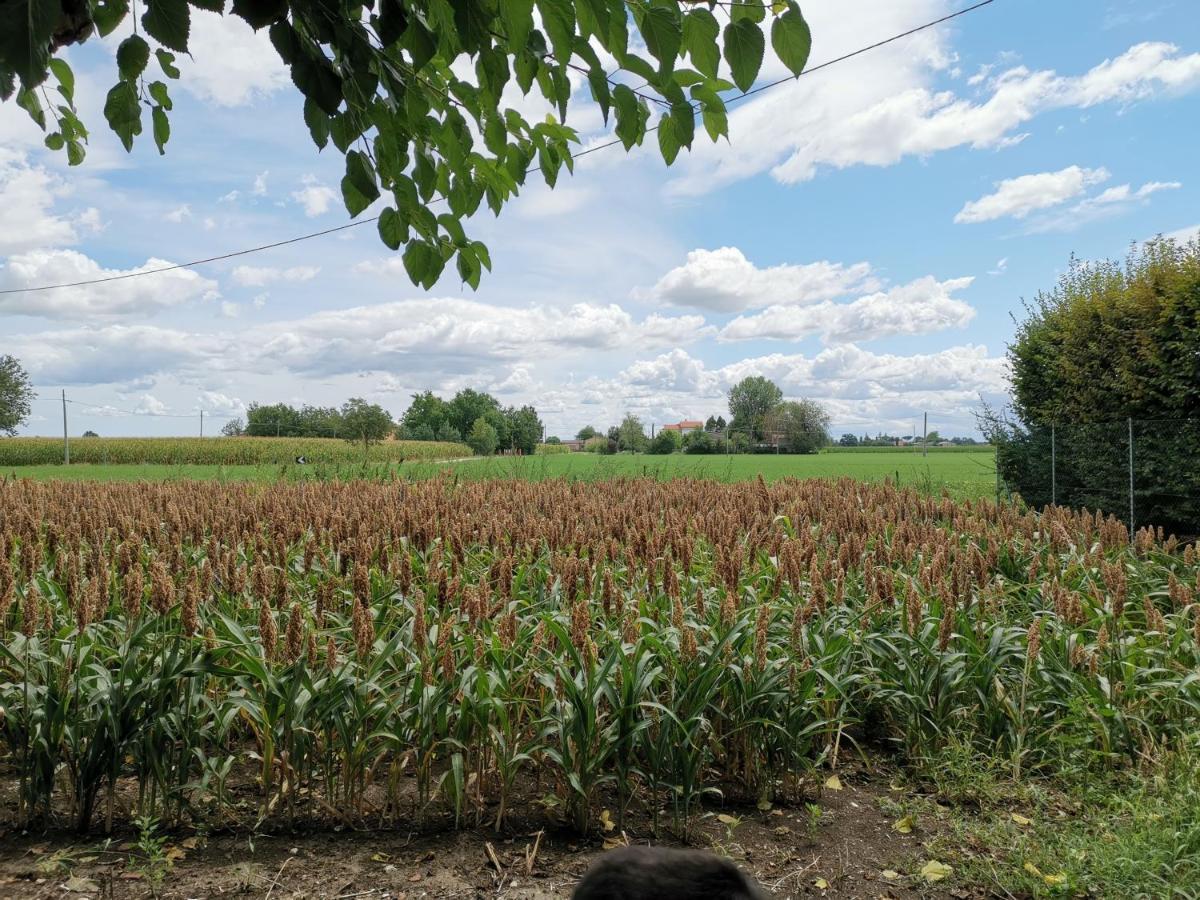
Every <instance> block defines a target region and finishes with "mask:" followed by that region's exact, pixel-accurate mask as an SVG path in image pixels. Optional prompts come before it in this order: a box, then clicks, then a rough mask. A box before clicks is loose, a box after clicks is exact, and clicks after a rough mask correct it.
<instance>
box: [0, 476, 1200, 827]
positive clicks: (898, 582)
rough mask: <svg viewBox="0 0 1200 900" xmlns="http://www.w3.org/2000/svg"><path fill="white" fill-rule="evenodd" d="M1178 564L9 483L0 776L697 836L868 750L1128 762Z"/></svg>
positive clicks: (336, 814)
mask: <svg viewBox="0 0 1200 900" xmlns="http://www.w3.org/2000/svg"><path fill="white" fill-rule="evenodd" d="M1197 556H1198V554H1197V548H1196V547H1195V546H1192V545H1188V546H1180V545H1179V544H1178V543H1177V542H1176V541H1174V540H1173V539H1169V538H1168V539H1166V540H1164V539H1163V536H1162V535H1156V534H1154V533H1152V532H1149V531H1143V532H1139V533H1138V534H1137V535H1136V536H1135V537H1134V540H1133V541H1132V542H1131V541H1130V540H1129V535H1128V534H1127V533H1126V531H1125V529H1124V526H1123V525H1121V524H1120V523H1118V522H1116V521H1114V520H1112V519H1108V520H1103V519H1100V518H1098V517H1094V516H1090V515H1088V514H1086V513H1082V514H1081V513H1074V512H1069V511H1065V510H1053V511H1050V512H1048V513H1046V514H1045V515H1043V516H1038V515H1035V514H1033V513H1030V512H1022V511H1018V510H1016V509H1014V508H1012V507H1009V506H1001V507H998V506H996V505H995V504H993V503H991V502H990V501H980V502H975V503H972V502H964V503H956V502H953V501H951V500H948V499H944V498H943V499H937V498H930V497H928V496H922V495H919V494H917V493H915V492H912V491H902V490H898V489H896V488H895V487H893V486H890V485H886V484H885V485H867V484H862V483H858V482H852V481H848V480H847V481H841V482H838V483H830V482H818V481H804V482H801V481H794V480H787V481H781V482H778V483H775V484H773V485H767V484H765V483H763V482H762V481H761V480H759V481H757V482H743V483H736V484H726V483H715V482H705V481H690V480H676V481H670V482H657V481H652V480H618V481H610V482H602V483H589V484H580V483H569V482H565V481H546V482H541V483H529V482H522V481H503V482H460V483H452V482H451V481H449V480H447V479H435V480H429V481H424V482H413V483H397V484H376V483H354V484H343V483H309V484H279V485H272V486H269V487H261V486H260V487H246V486H239V485H229V484H215V483H202V482H182V483H173V484H144V483H143V484H133V485H130V484H70V483H49V484H39V483H34V482H28V481H15V482H13V481H10V482H8V483H5V484H3V485H0V780H3V779H5V778H7V779H8V780H9V781H8V786H10V787H11V788H12V790H11V791H8V790H6V791H5V794H6V795H7V796H10V797H15V798H17V799H16V806H17V808H16V811H15V812H16V816H17V818H18V819H19V820H20V821H21V822H22V823H30V822H35V821H39V820H41V821H45V820H47V819H49V820H57V821H70V822H72V823H74V825H76V826H77V827H79V828H80V829H88V828H89V827H99V825H100V824H102V825H103V826H106V827H111V826H112V825H113V823H114V822H121V821H127V820H131V819H133V818H134V817H137V816H143V815H153V816H156V817H159V818H160V819H161V820H163V821H166V822H171V823H180V822H187V821H190V822H193V823H204V824H205V825H207V826H212V827H242V828H252V827H256V826H259V825H261V824H262V823H263V822H264V821H272V822H279V821H291V822H315V821H326V822H329V821H332V822H337V823H344V824H349V825H363V824H366V825H383V824H389V823H393V822H396V821H397V820H400V821H409V822H411V821H414V820H417V821H419V820H420V819H422V818H423V817H427V816H437V817H439V818H446V819H451V818H452V820H453V822H454V823H456V824H472V825H473V824H475V823H479V822H491V823H495V824H496V825H497V826H498V827H499V826H502V825H503V824H504V822H505V820H506V817H508V816H510V814H512V813H513V811H514V810H513V806H514V804H515V803H516V802H518V800H517V799H516V798H518V797H520V796H525V797H528V796H529V794H528V791H527V792H526V793H525V794H524V795H522V794H521V791H520V787H521V785H522V784H525V785H528V784H530V783H533V784H535V785H536V790H537V796H538V797H542V798H544V799H543V800H542V805H543V806H549V807H554V808H557V809H558V810H559V812H560V813H561V814H562V815H563V816H564V817H565V818H566V819H567V820H568V821H570V822H571V823H572V824H573V825H574V826H575V827H577V828H580V829H586V828H589V827H592V826H593V825H594V824H595V823H596V820H597V816H598V814H599V812H600V806H601V804H602V803H603V805H604V806H606V807H611V808H614V809H615V811H616V815H617V818H618V819H621V818H622V817H623V816H625V815H626V814H627V813H628V811H629V810H630V809H631V808H632V809H634V810H637V811H638V812H639V813H640V814H645V815H650V816H652V817H654V820H655V824H656V826H666V825H670V826H672V827H674V828H676V829H678V830H679V831H681V832H686V830H687V828H688V825H689V823H691V822H693V821H694V820H695V816H696V814H697V812H698V811H699V810H700V807H701V804H702V801H703V800H704V799H705V798H706V797H708V796H711V795H712V794H713V793H714V792H717V791H719V792H721V794H723V795H724V796H725V797H726V798H741V799H744V800H749V801H755V800H762V799H768V800H787V799H795V798H796V797H797V796H799V795H800V794H802V793H803V791H804V790H806V785H811V784H813V782H814V777H818V778H819V777H823V776H816V770H817V769H823V768H830V767H836V766H838V764H839V762H840V761H841V760H844V759H845V758H846V757H847V756H848V755H852V754H856V753H857V752H858V751H859V750H860V749H871V750H873V751H875V752H880V751H894V752H895V753H896V754H897V755H898V758H899V760H901V761H902V762H903V761H915V760H918V759H922V758H926V757H931V756H933V755H934V754H936V753H937V752H938V751H939V750H940V749H941V748H942V747H943V746H944V745H945V744H946V743H947V742H948V741H949V740H951V739H953V740H954V741H955V742H956V744H957V745H961V744H966V745H968V746H969V747H971V748H973V749H975V750H977V751H980V752H983V753H986V754H989V755H990V756H993V757H995V758H998V759H1001V760H1003V761H1004V762H1005V763H1006V764H1007V765H1009V766H1011V769H1012V771H1013V773H1014V775H1016V776H1021V775H1024V774H1026V773H1032V774H1054V773H1061V772H1064V771H1068V770H1070V771H1074V772H1078V770H1080V769H1088V768H1095V769H1101V768H1109V767H1120V766H1125V765H1131V764H1134V763H1135V762H1136V761H1137V760H1140V759H1145V758H1147V757H1152V756H1153V755H1154V754H1156V753H1158V752H1159V751H1160V749H1162V748H1163V747H1166V746H1168V745H1170V744H1171V743H1172V742H1173V741H1175V740H1177V739H1179V738H1180V737H1181V736H1182V735H1184V734H1186V733H1189V732H1194V731H1195V730H1196V728H1197V723H1198V721H1200V719H1198V715H1200V679H1198V678H1197V671H1198V666H1200V613H1198V609H1197V602H1196V600H1197V594H1198V592H1200V560H1198V558H1197ZM660 810H662V811H663V812H662V814H661V816H660Z"/></svg>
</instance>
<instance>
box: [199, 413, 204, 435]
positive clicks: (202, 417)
mask: <svg viewBox="0 0 1200 900" xmlns="http://www.w3.org/2000/svg"><path fill="white" fill-rule="evenodd" d="M200 437H204V410H200Z"/></svg>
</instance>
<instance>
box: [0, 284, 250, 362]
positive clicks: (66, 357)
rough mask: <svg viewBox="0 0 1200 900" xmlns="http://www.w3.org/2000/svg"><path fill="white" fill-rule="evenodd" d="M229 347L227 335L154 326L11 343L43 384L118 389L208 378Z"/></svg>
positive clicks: (49, 334)
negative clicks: (192, 375)
mask: <svg viewBox="0 0 1200 900" xmlns="http://www.w3.org/2000/svg"><path fill="white" fill-rule="evenodd" d="M155 277H159V276H155ZM133 280H134V281H137V280H139V279H133ZM141 280H145V281H153V280H154V279H153V278H146V279H141ZM231 342H232V341H231V339H229V338H227V337H225V336H223V335H205V334H197V333H192V332H186V331H181V330H179V329H174V328H159V327H157V326H153V325H105V326H102V327H94V326H86V327H78V328H65V329H59V330H56V331H43V332H37V333H32V334H22V335H17V336H14V338H13V341H12V343H13V344H14V345H15V348H16V349H15V355H16V356H17V357H18V358H19V359H20V360H21V361H22V362H23V363H24V364H25V365H26V367H27V368H28V370H29V373H30V374H31V375H32V376H33V378H34V381H35V382H36V383H40V384H114V383H125V382H130V381H135V380H138V379H144V378H146V377H148V376H151V375H156V374H159V373H165V372H179V371H188V370H195V371H196V372H203V373H207V372H210V371H212V370H213V369H214V368H219V367H220V366H221V365H223V364H224V361H225V353H226V351H227V350H228V349H229V347H230V344H231Z"/></svg>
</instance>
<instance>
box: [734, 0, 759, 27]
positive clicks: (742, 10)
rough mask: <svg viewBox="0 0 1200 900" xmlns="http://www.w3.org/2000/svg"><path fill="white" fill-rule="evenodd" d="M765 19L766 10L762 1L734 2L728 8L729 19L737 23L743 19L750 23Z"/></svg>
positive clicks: (743, 0)
mask: <svg viewBox="0 0 1200 900" xmlns="http://www.w3.org/2000/svg"><path fill="white" fill-rule="evenodd" d="M766 17H767V8H766V7H765V6H764V5H763V2H762V0H734V3H733V5H732V6H730V7H729V18H730V19H731V20H732V21H734V22H738V21H741V20H743V19H745V20H747V21H750V22H761V21H762V20H763V19H765V18H766Z"/></svg>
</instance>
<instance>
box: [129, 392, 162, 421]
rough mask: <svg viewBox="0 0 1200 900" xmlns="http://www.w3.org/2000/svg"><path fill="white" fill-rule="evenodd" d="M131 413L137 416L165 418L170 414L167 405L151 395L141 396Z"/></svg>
mask: <svg viewBox="0 0 1200 900" xmlns="http://www.w3.org/2000/svg"><path fill="white" fill-rule="evenodd" d="M133 411H134V412H135V413H137V414H138V415H139V416H165V415H167V414H168V413H169V412H170V409H169V408H168V407H167V404H165V403H163V402H162V401H161V400H159V399H158V398H157V397H155V396H154V395H153V394H143V395H142V396H141V398H140V399H139V400H138V402H137V405H136V406H134V407H133Z"/></svg>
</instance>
